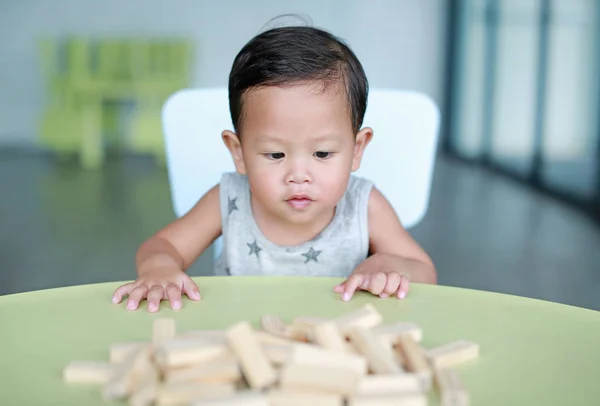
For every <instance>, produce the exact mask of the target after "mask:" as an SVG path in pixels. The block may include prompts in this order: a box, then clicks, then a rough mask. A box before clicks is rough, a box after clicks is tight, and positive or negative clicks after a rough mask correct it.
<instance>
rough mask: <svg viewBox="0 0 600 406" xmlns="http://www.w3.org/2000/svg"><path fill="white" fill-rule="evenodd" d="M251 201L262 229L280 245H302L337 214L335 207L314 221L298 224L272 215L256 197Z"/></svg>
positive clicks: (265, 234) (316, 234)
mask: <svg viewBox="0 0 600 406" xmlns="http://www.w3.org/2000/svg"><path fill="white" fill-rule="evenodd" d="M251 201H252V206H251V210H252V213H253V215H254V219H255V221H256V224H257V225H258V227H259V228H260V231H261V232H262V234H263V235H264V236H265V237H266V238H267V239H268V240H269V241H271V242H272V243H273V244H277V245H280V246H294V245H300V244H304V243H305V242H307V241H310V240H312V239H313V238H315V237H316V236H318V235H319V234H320V233H321V232H323V230H325V228H327V226H328V225H329V223H331V220H332V219H333V216H334V214H335V208H332V209H331V210H330V211H329V212H327V213H323V215H322V216H320V217H319V218H317V219H316V220H315V221H313V222H310V223H306V224H298V223H292V222H287V221H284V220H283V219H281V218H280V217H276V216H272V215H270V214H269V213H268V212H266V210H262V208H261V207H260V205H259V204H258V203H255V201H254V199H251Z"/></svg>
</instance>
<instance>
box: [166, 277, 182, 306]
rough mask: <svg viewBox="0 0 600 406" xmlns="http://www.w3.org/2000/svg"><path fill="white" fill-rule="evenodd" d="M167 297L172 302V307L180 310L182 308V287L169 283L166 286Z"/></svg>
mask: <svg viewBox="0 0 600 406" xmlns="http://www.w3.org/2000/svg"><path fill="white" fill-rule="evenodd" d="M166 291H167V297H168V298H169V301H170V302H171V309H173V310H179V309H181V288H180V287H178V286H176V285H173V284H172V283H171V284H169V285H167V288H166Z"/></svg>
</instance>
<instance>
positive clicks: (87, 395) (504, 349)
mask: <svg viewBox="0 0 600 406" xmlns="http://www.w3.org/2000/svg"><path fill="white" fill-rule="evenodd" d="M194 280H195V281H196V282H197V283H198V285H199V287H200V291H201V293H202V295H203V300H201V301H200V302H192V301H189V300H187V299H185V300H184V308H183V309H182V310H179V311H173V310H171V309H170V307H169V305H168V303H167V302H163V303H162V304H161V310H160V311H159V312H158V313H148V312H147V310H146V307H145V302H144V303H143V305H144V307H141V308H140V309H138V310H137V311H127V310H125V302H123V303H121V304H118V305H114V304H112V303H111V301H110V300H111V295H112V292H113V290H114V289H115V288H116V287H117V286H119V285H120V284H121V283H105V284H94V285H83V286H75V287H68V288H59V289H50V290H43V291H37V292H27V293H22V294H15V295H7V296H3V297H0V322H1V323H0V326H2V328H1V331H2V332H1V333H0V360H1V361H0V378H1V380H0V382H2V390H0V404H2V405H9V404H10V405H13V404H14V405H21V406H23V405H41V404H44V405H50V404H60V405H82V404H85V405H102V404H106V403H105V402H103V401H102V400H101V397H100V390H99V387H98V386H97V385H96V386H94V385H87V386H82V385H75V384H66V383H64V382H63V381H62V369H63V368H64V367H65V365H67V364H68V363H69V362H70V361H74V360H84V361H85V360H89V361H108V348H109V346H110V345H111V344H114V343H118V342H126V341H140V340H150V339H151V331H152V323H153V321H154V320H155V319H156V318H157V317H161V316H169V317H174V318H175V319H176V320H177V328H178V331H179V332H185V331H189V330H200V329H225V328H227V327H228V326H229V325H231V324H233V323H235V322H237V321H240V320H248V321H250V322H251V323H252V324H253V325H254V326H256V327H258V326H259V324H258V322H259V318H260V316H261V315H263V314H277V315H279V316H281V317H282V318H283V320H284V321H291V319H292V318H294V317H297V316H320V317H336V316H340V315H343V314H346V313H348V312H350V311H351V310H354V309H356V308H358V307H360V306H363V305H364V304H365V303H372V304H373V305H374V306H375V307H376V308H377V309H378V310H379V311H380V312H381V314H382V315H383V318H384V319H383V323H384V324H388V323H392V322H397V321H407V322H413V323H416V324H418V325H419V326H420V327H421V328H422V329H423V341H422V345H423V346H424V347H425V348H430V347H434V346H437V345H441V344H445V343H447V342H450V341H454V340H459V339H466V340H470V341H474V342H476V343H478V344H479V345H480V355H479V358H478V359H476V360H471V361H468V362H466V363H463V364H461V365H459V366H457V367H455V368H456V370H457V372H458V373H459V375H460V377H461V378H462V381H463V384H464V385H465V387H466V388H467V390H468V391H469V394H470V397H471V404H472V405H486V406H494V405H512V406H517V405H534V404H535V405H546V406H549V405H580V404H592V403H594V402H597V401H598V399H600V380H599V378H600V373H599V372H598V371H599V368H600V348H599V344H600V312H597V311H593V310H587V309H583V308H577V307H572V306H566V305H561V304H557V303H552V302H545V301H540V300H533V299H527V298H522V297H517V296H510V295H504V294H497V293H490V292H483V291H476V290H469V289H460V288H451V287H444V286H434V285H420V284H412V286H411V292H410V294H409V296H408V297H407V299H405V300H398V299H395V298H388V299H379V298H377V297H375V296H373V295H371V294H369V293H366V292H360V293H358V294H356V295H355V296H354V298H353V299H352V300H351V301H349V302H343V301H341V300H340V298H339V295H337V294H335V293H333V290H332V289H333V286H334V285H335V284H337V283H339V282H340V280H339V279H331V278H309V277H293V278H292V277H265V276H259V277H210V278H207V277H204V278H203V277H199V278H194ZM437 402H438V400H437V397H436V396H433V397H430V404H431V405H437V404H438V403H437ZM590 402H591V403H590Z"/></svg>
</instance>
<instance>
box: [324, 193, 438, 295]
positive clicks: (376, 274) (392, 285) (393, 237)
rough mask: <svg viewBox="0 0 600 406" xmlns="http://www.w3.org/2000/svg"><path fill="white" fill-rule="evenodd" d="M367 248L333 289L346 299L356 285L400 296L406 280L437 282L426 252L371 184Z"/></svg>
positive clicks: (405, 292) (364, 288)
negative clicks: (368, 255)
mask: <svg viewBox="0 0 600 406" xmlns="http://www.w3.org/2000/svg"><path fill="white" fill-rule="evenodd" d="M369 249H370V252H371V254H372V255H371V256H370V257H369V258H367V259H366V260H365V261H364V262H363V263H361V264H360V265H359V266H358V267H357V268H356V269H355V270H354V272H353V273H352V275H350V277H349V278H348V279H347V280H346V281H344V282H343V283H342V284H340V285H338V286H336V287H335V291H336V292H338V293H343V294H344V295H343V297H342V298H343V299H344V300H349V299H350V298H351V297H352V294H353V293H354V292H355V291H356V290H357V289H363V290H368V291H370V292H371V293H373V294H375V295H379V296H381V297H388V296H391V295H394V294H395V295H396V296H397V297H399V298H401V299H403V298H404V297H405V296H406V294H408V290H409V282H410V281H414V282H421V283H437V274H436V271H435V267H434V265H433V263H432V261H431V259H430V258H429V256H428V255H427V253H426V252H425V251H424V250H423V249H422V248H421V247H420V246H419V244H417V242H416V241H415V240H414V239H413V238H412V237H411V236H410V234H409V233H408V232H407V231H406V229H405V228H404V227H403V226H402V224H401V223H400V220H399V219H398V216H397V215H396V212H395V211H394V209H393V207H392V206H391V205H390V203H389V202H388V201H387V199H386V198H385V197H384V196H383V195H382V194H381V193H380V192H379V191H378V190H377V189H375V188H373V191H372V192H371V195H370V198H369Z"/></svg>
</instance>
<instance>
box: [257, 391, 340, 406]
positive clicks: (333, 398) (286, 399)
mask: <svg viewBox="0 0 600 406" xmlns="http://www.w3.org/2000/svg"><path fill="white" fill-rule="evenodd" d="M268 395H269V405H270V406H342V405H343V404H344V397H343V396H342V395H337V394H333V393H320V392H310V391H299V390H283V389H271V390H269V392H268Z"/></svg>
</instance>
